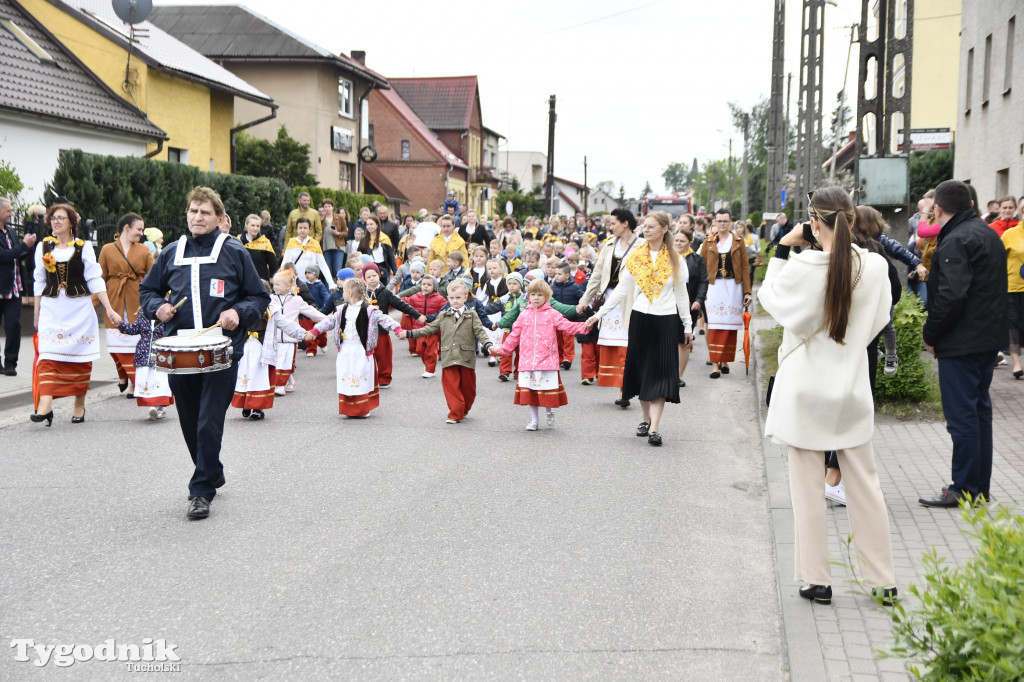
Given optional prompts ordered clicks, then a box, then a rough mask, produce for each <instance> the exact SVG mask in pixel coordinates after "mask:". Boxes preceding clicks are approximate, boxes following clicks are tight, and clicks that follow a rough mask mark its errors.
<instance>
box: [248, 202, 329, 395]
mask: <svg viewBox="0 0 1024 682" xmlns="http://www.w3.org/2000/svg"><path fill="white" fill-rule="evenodd" d="M299 220H301V218H300V219H299ZM273 285H274V295H273V296H271V297H270V307H269V308H268V309H267V313H268V314H269V315H270V323H269V324H268V325H267V332H266V336H265V337H264V347H263V357H264V358H270V357H273V360H272V361H269V362H270V364H273V365H274V367H276V368H277V371H276V372H275V379H274V385H275V389H274V392H275V393H276V394H277V395H284V394H285V393H291V392H292V391H294V390H295V349H296V348H297V347H298V344H299V341H301V340H302V337H303V334H304V333H305V332H304V330H303V329H302V327H300V326H299V315H303V316H305V317H308V318H309V319H311V320H316V321H317V322H319V321H320V320H322V319H324V314H323V313H322V312H320V311H319V310H317V309H316V308H314V307H313V306H311V305H310V304H308V303H306V302H305V301H303V300H302V299H301V298H300V297H299V296H298V294H296V293H294V292H295V273H293V272H291V271H285V270H282V271H281V272H279V273H277V274H276V275H274V281H273ZM292 325H294V327H293V326H292ZM296 329H298V331H297V332H296V331H295V330H296Z"/></svg>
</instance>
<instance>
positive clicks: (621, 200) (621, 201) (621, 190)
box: [618, 185, 626, 206]
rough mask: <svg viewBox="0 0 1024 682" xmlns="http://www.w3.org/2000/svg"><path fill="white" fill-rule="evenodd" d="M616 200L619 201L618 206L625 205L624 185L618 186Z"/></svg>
mask: <svg viewBox="0 0 1024 682" xmlns="http://www.w3.org/2000/svg"><path fill="white" fill-rule="evenodd" d="M618 200H619V206H625V205H626V186H625V185H619V196H618Z"/></svg>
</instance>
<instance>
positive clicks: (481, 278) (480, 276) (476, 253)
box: [468, 246, 487, 303]
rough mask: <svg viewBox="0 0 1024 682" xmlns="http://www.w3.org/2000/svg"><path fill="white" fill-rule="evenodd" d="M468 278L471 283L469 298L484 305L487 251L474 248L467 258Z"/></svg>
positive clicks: (485, 300)
mask: <svg viewBox="0 0 1024 682" xmlns="http://www.w3.org/2000/svg"><path fill="white" fill-rule="evenodd" d="M468 274H469V278H470V279H471V280H472V282H473V288H472V291H470V296H472V297H473V298H475V299H476V300H478V301H480V302H481V303H486V302H487V299H486V298H485V297H484V283H485V282H486V281H487V249H485V248H484V247H483V246H474V247H473V253H471V254H470V256H469V273H468Z"/></svg>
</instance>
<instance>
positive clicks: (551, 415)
mask: <svg viewBox="0 0 1024 682" xmlns="http://www.w3.org/2000/svg"><path fill="white" fill-rule="evenodd" d="M548 428H549V429H553V428H555V413H554V412H548Z"/></svg>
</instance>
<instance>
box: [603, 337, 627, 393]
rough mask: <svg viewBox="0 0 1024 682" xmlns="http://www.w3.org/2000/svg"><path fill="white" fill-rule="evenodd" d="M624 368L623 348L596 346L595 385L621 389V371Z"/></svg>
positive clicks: (624, 353) (624, 350)
mask: <svg viewBox="0 0 1024 682" xmlns="http://www.w3.org/2000/svg"><path fill="white" fill-rule="evenodd" d="M625 368H626V347H625V346H602V345H601V344H597V385H598V386H608V387H610V388H622V371H623V370H624V369H625Z"/></svg>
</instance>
